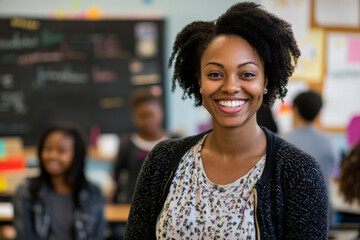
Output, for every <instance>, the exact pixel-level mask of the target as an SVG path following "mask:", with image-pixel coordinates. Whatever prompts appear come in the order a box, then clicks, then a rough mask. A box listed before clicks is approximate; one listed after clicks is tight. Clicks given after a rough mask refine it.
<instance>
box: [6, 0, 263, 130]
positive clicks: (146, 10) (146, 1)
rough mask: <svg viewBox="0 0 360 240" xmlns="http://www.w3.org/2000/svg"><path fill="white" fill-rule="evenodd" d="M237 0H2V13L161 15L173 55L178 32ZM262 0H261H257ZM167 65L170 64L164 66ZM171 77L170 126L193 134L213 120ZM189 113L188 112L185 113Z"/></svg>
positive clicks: (210, 17) (168, 87) (168, 73)
mask: <svg viewBox="0 0 360 240" xmlns="http://www.w3.org/2000/svg"><path fill="white" fill-rule="evenodd" d="M236 2H240V1H235V0H226V1H221V0H195V1H194V0H182V1H179V0H102V1H96V0H86V1H75V0H63V1H54V0H33V1H27V0H11V1H10V0H0V17H13V16H23V17H34V18H35V17H38V18H46V17H49V16H51V17H54V16H56V15H61V14H68V13H71V12H73V13H75V14H76V13H81V12H84V11H89V9H94V11H98V10H99V11H100V13H102V14H103V15H105V16H128V17H137V16H139V17H141V16H143V15H145V16H146V15H147V16H160V17H164V18H165V20H166V26H165V34H166V35H165V46H166V49H165V59H166V61H167V60H168V59H169V56H170V54H171V49H172V44H173V42H174V39H175V37H176V34H177V33H178V32H179V31H180V30H181V29H182V28H183V27H184V26H185V25H187V24H188V23H190V22H192V21H196V20H205V21H207V20H213V19H215V18H217V17H218V16H219V15H220V14H222V13H223V12H224V11H225V10H226V9H227V8H229V6H231V5H233V4H234V3H236ZM254 2H258V3H259V1H254ZM164 68H166V66H164ZM165 73H166V76H167V79H165V82H166V86H165V88H166V93H165V97H166V99H167V102H166V107H167V119H168V122H167V128H168V129H169V130H175V131H182V132H183V133H184V134H187V135H190V134H195V133H196V132H198V127H199V125H201V124H204V123H206V122H208V121H209V119H210V117H209V115H208V113H207V112H206V110H204V109H203V108H195V107H194V104H193V100H191V99H188V100H185V101H184V100H182V99H181V96H182V91H181V90H180V89H178V88H177V89H176V91H175V92H171V77H172V70H171V69H170V70H167V68H166V70H165ZM184 113H186V115H185V114H184Z"/></svg>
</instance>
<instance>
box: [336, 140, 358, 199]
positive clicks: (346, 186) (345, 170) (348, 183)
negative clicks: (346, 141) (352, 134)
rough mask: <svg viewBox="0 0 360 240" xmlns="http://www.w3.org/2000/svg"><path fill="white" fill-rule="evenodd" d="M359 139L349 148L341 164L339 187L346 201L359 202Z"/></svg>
mask: <svg viewBox="0 0 360 240" xmlns="http://www.w3.org/2000/svg"><path fill="white" fill-rule="evenodd" d="M359 179H360V140H359V141H358V143H357V144H356V145H355V146H353V147H352V148H351V149H350V152H349V153H348V155H347V156H346V157H345V159H344V161H343V162H342V165H341V171H340V177H339V182H340V184H339V188H340V192H341V193H342V194H343V195H344V198H345V201H346V202H348V203H350V204H351V203H353V202H355V203H357V204H360V182H359Z"/></svg>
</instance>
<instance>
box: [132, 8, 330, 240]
mask: <svg viewBox="0 0 360 240" xmlns="http://www.w3.org/2000/svg"><path fill="white" fill-rule="evenodd" d="M299 56H300V51H299V49H298V47H297V44H296V41H295V39H294V36H293V33H292V30H291V26H290V25H289V24H288V23H287V22H285V21H283V20H282V19H279V18H278V17H277V16H275V15H273V14H271V13H268V12H266V11H264V10H263V9H262V8H261V7H260V6H259V5H257V4H254V3H238V4H235V5H234V6H232V7H231V8H230V9H229V10H228V11H227V12H225V13H224V14H223V15H222V16H220V17H219V18H218V19H217V20H216V21H213V22H193V23H190V24H189V25H187V26H186V27H185V28H184V29H183V30H182V31H181V32H180V33H179V34H178V35H177V37H176V40H175V43H174V47H173V53H172V56H171V58H170V61H169V66H171V65H172V64H173V63H174V76H173V89H174V88H175V87H176V85H177V84H178V85H179V86H180V87H181V88H182V89H183V90H184V95H183V97H184V98H186V97H190V98H192V97H193V98H195V105H196V106H201V105H203V106H204V107H205V108H206V109H207V111H208V112H209V113H210V114H211V116H212V122H213V129H212V130H211V131H208V132H205V133H201V134H199V135H196V136H191V137H187V138H183V139H179V140H172V141H165V142H162V143H160V144H158V145H157V146H156V147H155V148H154V149H153V150H152V151H151V152H150V154H149V155H148V158H147V159H146V160H145V162H144V164H143V167H142V170H141V172H140V175H139V178H138V181H137V186H136V190H135V194H134V196H133V199H132V205H131V211H130V216H129V220H128V224H127V231H126V235H125V238H126V239H180V238H181V239H327V231H328V220H327V219H328V218H327V212H328V211H327V209H328V199H327V193H326V187H325V183H324V178H323V176H322V173H321V170H320V168H319V166H318V164H317V163H316V161H315V160H314V159H313V158H312V157H311V156H309V155H308V154H306V153H304V152H302V151H301V150H299V149H298V148H296V147H295V146H293V145H291V144H290V143H288V142H286V141H285V140H283V139H281V138H279V137H278V136H276V135H274V134H273V133H271V132H270V131H268V130H267V129H266V128H261V127H259V126H258V124H257V122H256V113H257V111H258V109H259V108H260V106H261V105H264V106H270V105H271V104H272V103H273V102H274V100H275V99H276V98H284V97H285V95H286V91H287V90H286V85H287V82H288V78H289V77H290V76H291V75H292V73H293V71H294V64H296V62H297V59H298V58H299Z"/></svg>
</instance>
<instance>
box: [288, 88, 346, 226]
mask: <svg viewBox="0 0 360 240" xmlns="http://www.w3.org/2000/svg"><path fill="white" fill-rule="evenodd" d="M322 105H323V102H322V99H321V96H320V95H319V94H318V93H316V92H314V91H306V92H302V93H300V94H299V95H297V96H296V97H295V99H294V101H293V124H294V130H293V131H292V132H290V133H288V134H286V135H285V136H284V138H285V139H286V140H288V141H289V142H291V143H293V144H295V145H296V146H298V147H299V148H301V149H302V150H304V151H305V152H307V153H309V154H310V155H312V156H313V157H314V158H315V159H316V161H317V162H318V163H319V165H320V168H321V170H322V172H323V175H324V178H325V180H326V184H327V187H328V189H329V183H330V178H331V175H332V172H333V171H334V168H335V165H336V163H337V162H338V158H339V154H338V153H337V152H336V150H335V147H334V146H333V144H332V143H331V141H330V139H329V137H328V136H326V135H325V134H324V133H322V132H321V131H320V130H318V129H316V127H315V120H316V118H317V116H318V115H319V112H320V110H321V107H322ZM330 215H332V214H330ZM330 218H332V216H330ZM331 222H332V220H331Z"/></svg>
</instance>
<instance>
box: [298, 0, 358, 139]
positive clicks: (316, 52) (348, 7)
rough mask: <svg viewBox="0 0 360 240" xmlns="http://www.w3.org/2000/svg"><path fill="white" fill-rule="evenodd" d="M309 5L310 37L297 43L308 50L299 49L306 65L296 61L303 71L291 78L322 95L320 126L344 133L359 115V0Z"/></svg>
mask: <svg viewBox="0 0 360 240" xmlns="http://www.w3.org/2000/svg"><path fill="white" fill-rule="evenodd" d="M310 3H311V14H310V18H311V19H310V24H311V30H310V34H309V37H308V38H307V39H306V40H304V41H303V42H301V41H300V42H299V45H300V47H301V44H304V43H305V46H306V47H307V48H305V51H304V49H302V54H303V55H304V53H305V64H304V59H302V60H299V64H300V66H303V69H300V70H301V71H298V72H295V74H294V79H295V80H305V82H306V83H307V84H308V86H309V88H310V89H313V90H315V91H317V92H320V93H321V94H322V96H323V99H324V107H323V109H322V112H321V115H320V119H319V121H318V125H319V127H321V128H323V129H324V130H327V131H333V132H338V131H339V132H343V131H344V130H345V129H346V127H347V124H348V123H349V121H350V120H351V118H352V117H353V116H354V115H357V114H360V104H359V103H360V94H359V91H360V0H345V1H342V2H341V3H340V2H339V1H336V0H310ZM321 42H322V44H319V43H321ZM303 46H304V45H303ZM307 56H310V58H307ZM311 57H312V58H311ZM306 58H307V59H306ZM311 63H313V64H311ZM306 67H307V69H306ZM308 73H311V74H310V75H309V74H308Z"/></svg>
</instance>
